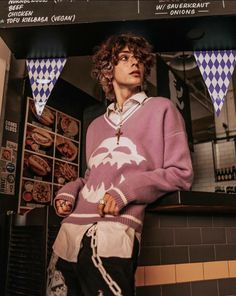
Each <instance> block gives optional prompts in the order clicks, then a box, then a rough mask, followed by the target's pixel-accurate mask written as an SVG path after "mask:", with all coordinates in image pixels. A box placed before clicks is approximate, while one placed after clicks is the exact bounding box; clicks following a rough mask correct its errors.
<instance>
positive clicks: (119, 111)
mask: <svg viewBox="0 0 236 296" xmlns="http://www.w3.org/2000/svg"><path fill="white" fill-rule="evenodd" d="M117 109H118V113H119V115H120V122H119V127H118V129H117V130H116V134H115V136H116V137H117V145H119V143H120V137H121V135H123V132H122V131H121V127H122V123H123V118H122V108H119V107H117Z"/></svg>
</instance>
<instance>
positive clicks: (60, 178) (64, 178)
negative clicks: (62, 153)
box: [53, 160, 78, 185]
mask: <svg viewBox="0 0 236 296" xmlns="http://www.w3.org/2000/svg"><path fill="white" fill-rule="evenodd" d="M53 176H54V180H53V182H54V183H57V184H60V185H64V184H66V183H68V182H71V181H74V180H75V179H76V178H77V176H78V166H76V165H73V164H71V163H68V162H63V161H58V160H56V161H55V168H54V174H53Z"/></svg>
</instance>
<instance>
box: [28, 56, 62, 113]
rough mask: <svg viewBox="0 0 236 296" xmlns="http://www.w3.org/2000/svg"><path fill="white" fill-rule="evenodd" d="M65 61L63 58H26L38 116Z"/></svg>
mask: <svg viewBox="0 0 236 296" xmlns="http://www.w3.org/2000/svg"><path fill="white" fill-rule="evenodd" d="M65 63H66V59H65V58H58V59H27V60H26V65H27V69H28V73H29V80H30V84H31V88H32V93H33V99H34V104H35V109H36V112H37V114H38V116H41V115H42V112H43V109H44V107H45V105H46V103H47V100H48V98H49V96H50V94H51V91H52V89H53V87H54V85H55V84H56V82H57V79H58V78H59V76H60V74H61V72H62V70H63V68H64V66H65Z"/></svg>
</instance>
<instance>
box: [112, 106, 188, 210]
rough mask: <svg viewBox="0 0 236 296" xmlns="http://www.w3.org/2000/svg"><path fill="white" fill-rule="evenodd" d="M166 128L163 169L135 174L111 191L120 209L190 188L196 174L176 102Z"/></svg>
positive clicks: (167, 117) (165, 119)
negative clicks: (133, 203)
mask: <svg viewBox="0 0 236 296" xmlns="http://www.w3.org/2000/svg"><path fill="white" fill-rule="evenodd" d="M163 129H164V136H163V141H164V143H163V154H164V155H163V165H162V167H160V168H156V169H154V170H152V171H144V172H137V173H136V174H132V175H131V176H129V177H127V178H126V180H125V181H124V182H122V183H121V184H119V185H118V186H117V187H116V188H114V189H111V190H109V191H108V193H109V194H110V195H112V196H113V198H114V199H115V201H116V204H117V206H118V208H119V210H121V209H122V208H123V207H125V206H126V205H127V204H129V203H132V202H135V203H142V204H148V203H152V202H154V201H155V200H156V199H157V198H159V197H160V196H162V195H164V194H165V193H167V192H171V191H176V190H189V189H190V187H191V184H192V179H193V172H192V163H191V157H190V152H189V148H188V143H187V138H186V133H185V127H184V122H183V119H182V116H181V115H180V113H179V112H178V111H177V109H176V108H175V107H174V105H173V104H172V103H170V104H169V106H168V108H167V110H166V112H165V114H164V116H163ZM157 153H158V152H157Z"/></svg>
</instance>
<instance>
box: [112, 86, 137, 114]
mask: <svg viewBox="0 0 236 296" xmlns="http://www.w3.org/2000/svg"><path fill="white" fill-rule="evenodd" d="M114 91H115V95H116V102H117V106H118V107H119V108H120V109H122V108H123V104H124V102H125V101H127V100H128V99H129V98H130V97H132V96H133V95H135V94H137V93H139V92H140V88H139V87H136V88H135V89H127V88H125V89H122V88H119V89H117V90H116V89H114Z"/></svg>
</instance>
